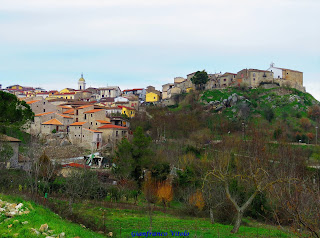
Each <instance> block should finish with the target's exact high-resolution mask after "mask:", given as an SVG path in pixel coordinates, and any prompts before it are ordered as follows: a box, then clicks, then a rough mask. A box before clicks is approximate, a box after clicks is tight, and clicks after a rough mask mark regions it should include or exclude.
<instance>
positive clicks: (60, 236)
mask: <svg viewBox="0 0 320 238" xmlns="http://www.w3.org/2000/svg"><path fill="white" fill-rule="evenodd" d="M65 237H66V233H64V232H61V233H60V234H59V236H58V238H65Z"/></svg>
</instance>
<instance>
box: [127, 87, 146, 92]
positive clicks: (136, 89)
mask: <svg viewBox="0 0 320 238" xmlns="http://www.w3.org/2000/svg"><path fill="white" fill-rule="evenodd" d="M138 90H143V88H134V89H126V90H123V91H122V92H129V91H138Z"/></svg>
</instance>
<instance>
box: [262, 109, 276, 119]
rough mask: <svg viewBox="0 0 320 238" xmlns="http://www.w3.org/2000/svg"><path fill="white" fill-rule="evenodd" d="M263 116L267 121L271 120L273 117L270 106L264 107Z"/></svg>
mask: <svg viewBox="0 0 320 238" xmlns="http://www.w3.org/2000/svg"><path fill="white" fill-rule="evenodd" d="M263 112H264V117H265V118H266V119H267V120H268V121H269V122H271V121H272V120H273V118H274V111H273V109H272V108H271V107H268V108H266V109H264V111H263Z"/></svg>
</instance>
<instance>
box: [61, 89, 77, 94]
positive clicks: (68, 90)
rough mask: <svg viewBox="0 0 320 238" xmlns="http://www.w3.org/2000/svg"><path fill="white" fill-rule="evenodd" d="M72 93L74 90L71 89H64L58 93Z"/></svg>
mask: <svg viewBox="0 0 320 238" xmlns="http://www.w3.org/2000/svg"><path fill="white" fill-rule="evenodd" d="M73 91H74V89H72V88H64V89H62V90H61V91H60V94H62V93H71V92H73Z"/></svg>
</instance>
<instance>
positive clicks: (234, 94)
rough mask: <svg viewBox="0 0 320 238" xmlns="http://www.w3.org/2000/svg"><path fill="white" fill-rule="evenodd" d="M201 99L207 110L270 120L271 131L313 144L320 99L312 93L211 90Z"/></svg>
mask: <svg viewBox="0 0 320 238" xmlns="http://www.w3.org/2000/svg"><path fill="white" fill-rule="evenodd" d="M200 100H201V102H202V103H203V104H204V105H206V106H205V107H206V108H207V109H209V110H211V111H212V112H213V113H222V114H223V115H224V116H226V117H228V118H229V119H230V120H231V121H239V120H241V121H243V122H250V121H251V122H255V123H263V122H264V121H265V122H269V123H268V124H269V127H270V129H271V130H277V129H278V132H280V130H282V131H284V130H285V131H286V132H287V136H288V137H289V141H296V142H299V140H301V141H302V142H306V143H308V142H310V143H311V141H312V140H313V139H314V137H315V133H316V131H315V127H316V126H317V122H318V121H319V102H318V101H317V100H316V99H315V98H314V97H313V96H312V95H311V94H309V93H303V92H301V91H299V90H296V89H291V88H272V89H263V88H258V89H247V88H244V87H242V88H227V89H223V90H211V91H205V92H204V93H203V94H202V95H201V99H200ZM275 134H276V133H275ZM275 137H277V136H275ZM274 139H277V138H274Z"/></svg>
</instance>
